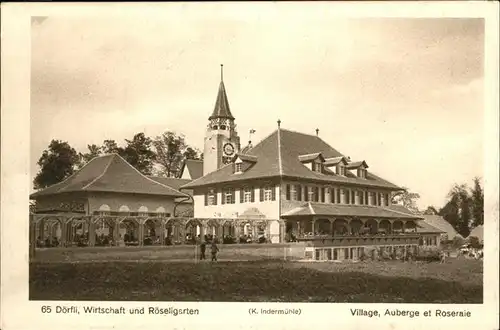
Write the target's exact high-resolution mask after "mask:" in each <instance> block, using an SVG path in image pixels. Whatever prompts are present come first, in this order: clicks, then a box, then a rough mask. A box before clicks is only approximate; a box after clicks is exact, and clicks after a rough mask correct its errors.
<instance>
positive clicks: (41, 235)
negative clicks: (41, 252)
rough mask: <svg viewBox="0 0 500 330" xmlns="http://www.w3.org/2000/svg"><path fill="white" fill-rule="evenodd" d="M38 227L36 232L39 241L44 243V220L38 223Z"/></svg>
mask: <svg viewBox="0 0 500 330" xmlns="http://www.w3.org/2000/svg"><path fill="white" fill-rule="evenodd" d="M39 223H40V227H39V228H38V232H39V235H40V240H41V241H42V242H45V220H43V219H42V220H41V221H40V222H39Z"/></svg>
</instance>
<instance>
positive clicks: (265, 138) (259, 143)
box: [245, 129, 278, 156]
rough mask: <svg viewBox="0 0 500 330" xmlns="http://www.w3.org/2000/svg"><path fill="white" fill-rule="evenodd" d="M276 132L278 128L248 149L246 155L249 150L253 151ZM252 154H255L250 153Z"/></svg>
mask: <svg viewBox="0 0 500 330" xmlns="http://www.w3.org/2000/svg"><path fill="white" fill-rule="evenodd" d="M276 132H278V129H275V130H273V131H272V132H271V133H269V134H268V135H266V137H264V138H263V139H262V140H260V141H259V142H258V143H257V144H256V145H255V146H253V147H252V149H250V150H248V152H246V153H245V155H248V153H249V152H251V151H252V150H255V148H257V147H258V146H259V145H261V144H262V143H263V142H264V141H265V140H267V139H269V138H270V137H271V136H272V135H273V134H274V133H276ZM250 156H253V155H250Z"/></svg>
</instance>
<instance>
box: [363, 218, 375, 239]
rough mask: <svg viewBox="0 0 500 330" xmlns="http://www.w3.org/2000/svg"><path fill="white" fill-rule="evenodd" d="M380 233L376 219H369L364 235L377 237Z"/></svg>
mask: <svg viewBox="0 0 500 330" xmlns="http://www.w3.org/2000/svg"><path fill="white" fill-rule="evenodd" d="M377 232H378V223H377V221H376V220H375V219H368V220H366V222H365V226H364V227H363V234H365V235H375V234H376V233H377Z"/></svg>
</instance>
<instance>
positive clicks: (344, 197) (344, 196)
mask: <svg viewBox="0 0 500 330" xmlns="http://www.w3.org/2000/svg"><path fill="white" fill-rule="evenodd" d="M340 195H341V196H342V198H341V200H342V204H346V203H347V196H348V195H347V194H346V193H345V189H340Z"/></svg>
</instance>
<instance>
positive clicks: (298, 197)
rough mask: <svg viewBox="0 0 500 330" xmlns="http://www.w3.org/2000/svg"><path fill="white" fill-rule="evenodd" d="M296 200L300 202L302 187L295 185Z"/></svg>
mask: <svg viewBox="0 0 500 330" xmlns="http://www.w3.org/2000/svg"><path fill="white" fill-rule="evenodd" d="M297 200H298V201H299V202H300V201H301V200H302V186H301V185H300V184H298V185H297Z"/></svg>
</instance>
